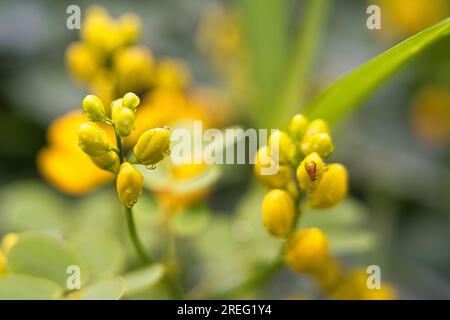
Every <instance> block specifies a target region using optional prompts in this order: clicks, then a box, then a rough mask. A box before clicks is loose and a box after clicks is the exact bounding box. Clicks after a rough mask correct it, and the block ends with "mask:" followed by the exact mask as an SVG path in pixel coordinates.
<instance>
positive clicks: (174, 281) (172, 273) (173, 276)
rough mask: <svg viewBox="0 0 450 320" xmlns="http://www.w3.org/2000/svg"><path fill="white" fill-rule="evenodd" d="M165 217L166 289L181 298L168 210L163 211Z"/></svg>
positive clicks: (173, 235)
mask: <svg viewBox="0 0 450 320" xmlns="http://www.w3.org/2000/svg"><path fill="white" fill-rule="evenodd" d="M164 214H165V216H166V217H167V219H168V220H167V229H166V232H167V258H166V265H167V275H166V276H167V279H166V280H167V285H168V289H169V291H170V292H171V294H172V295H173V297H174V298H175V299H183V296H184V294H183V287H182V284H181V279H180V277H179V272H178V271H179V270H178V269H179V264H178V263H179V262H178V256H177V247H176V245H177V244H176V240H177V239H176V234H175V232H174V231H173V228H172V216H171V215H170V214H169V213H168V212H164Z"/></svg>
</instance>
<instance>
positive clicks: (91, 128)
mask: <svg viewBox="0 0 450 320" xmlns="http://www.w3.org/2000/svg"><path fill="white" fill-rule="evenodd" d="M139 104H140V99H139V97H138V96H137V95H136V94H134V93H132V92H128V93H126V94H125V95H124V96H123V97H122V98H120V99H117V100H114V101H113V102H112V103H111V106H110V107H111V117H108V116H107V114H106V111H105V107H104V105H103V103H102V101H101V99H99V98H98V97H97V96H94V95H87V96H86V97H85V98H84V99H83V103H82V108H83V113H84V115H85V116H86V117H87V118H88V119H89V120H90V121H89V122H85V123H83V124H81V126H80V127H79V129H78V144H79V146H80V148H81V149H82V150H83V151H84V153H86V154H87V155H88V156H89V157H90V158H91V160H92V162H93V163H94V164H95V165H96V166H97V167H99V168H100V169H103V170H107V171H109V172H112V173H114V174H116V175H117V179H116V189H117V193H118V195H119V199H120V201H121V202H122V203H123V204H124V205H125V206H127V207H128V208H131V207H132V206H133V205H134V204H135V203H136V202H137V200H138V197H139V195H140V194H141V192H142V188H143V184H144V178H143V176H142V174H141V173H140V172H139V170H137V169H136V168H135V167H134V165H144V166H146V167H148V168H149V169H154V167H155V165H156V164H157V163H158V162H160V161H161V160H162V159H163V158H164V157H165V156H167V155H168V154H169V147H170V137H169V129H168V127H164V128H153V129H149V130H147V131H145V132H144V133H143V134H141V136H140V137H139V139H138V141H137V143H136V144H135V146H134V148H133V151H134V159H133V160H131V161H130V162H128V161H127V159H126V157H125V155H124V151H123V146H122V138H125V137H127V136H129V135H130V134H131V132H132V131H133V130H134V125H135V119H136V115H135V113H136V110H137V108H138V106H139ZM105 125H110V126H112V127H113V129H114V133H115V136H116V145H114V144H113V143H112V142H111V141H110V139H109V136H108V134H107V132H106V130H105V129H104V128H102V126H105Z"/></svg>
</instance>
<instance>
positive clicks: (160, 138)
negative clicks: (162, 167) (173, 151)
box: [134, 128, 170, 166]
mask: <svg viewBox="0 0 450 320" xmlns="http://www.w3.org/2000/svg"><path fill="white" fill-rule="evenodd" d="M169 148H170V137H169V130H168V129H167V128H154V129H150V130H147V131H145V132H144V133H143V134H142V135H141V136H140V137H139V139H138V142H137V143H136V145H135V146H134V154H135V156H136V159H137V160H138V161H139V162H140V163H141V164H143V165H146V166H149V165H150V166H151V165H155V164H157V163H158V162H159V161H161V160H162V159H163V158H164V157H165V156H166V155H168V153H169V152H170V151H169Z"/></svg>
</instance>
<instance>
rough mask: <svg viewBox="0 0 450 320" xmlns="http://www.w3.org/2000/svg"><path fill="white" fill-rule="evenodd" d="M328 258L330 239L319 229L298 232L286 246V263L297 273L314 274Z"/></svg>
mask: <svg viewBox="0 0 450 320" xmlns="http://www.w3.org/2000/svg"><path fill="white" fill-rule="evenodd" d="M328 257H329V255H328V238H327V237H326V235H325V234H324V233H323V232H322V230H320V229H319V228H307V229H301V230H297V231H296V232H295V233H294V234H293V235H292V236H291V238H290V239H289V240H288V242H287V245H286V252H285V260H286V263H287V264H288V266H289V267H291V268H292V269H293V270H294V271H296V272H300V273H307V274H313V273H314V272H315V271H316V270H317V269H318V268H320V267H321V266H322V265H323V263H324V262H325V261H327V259H328Z"/></svg>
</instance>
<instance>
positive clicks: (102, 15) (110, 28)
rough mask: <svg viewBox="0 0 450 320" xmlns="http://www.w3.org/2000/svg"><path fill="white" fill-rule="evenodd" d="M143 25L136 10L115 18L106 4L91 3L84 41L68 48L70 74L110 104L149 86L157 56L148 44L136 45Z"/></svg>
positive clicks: (82, 39)
mask: <svg viewBox="0 0 450 320" xmlns="http://www.w3.org/2000/svg"><path fill="white" fill-rule="evenodd" d="M140 29H141V22H140V20H139V18H138V17H137V16H136V15H134V14H131V13H126V14H124V15H122V16H121V17H119V18H118V19H114V18H113V17H111V16H110V15H109V14H108V12H107V11H106V10H105V9H104V8H103V7H100V6H92V7H90V8H89V9H88V10H87V13H86V17H85V18H84V20H83V25H82V28H81V34H80V36H81V41H77V42H74V43H72V44H70V46H69V47H68V48H67V51H66V63H67V66H68V68H69V70H70V71H71V74H72V75H73V76H74V77H75V78H76V79H77V80H79V81H80V82H82V83H83V84H86V85H88V86H89V90H90V91H91V92H94V93H95V94H97V95H98V96H100V97H101V98H102V100H103V101H106V102H107V105H106V107H107V108H108V107H109V103H110V102H111V101H112V99H114V97H115V96H120V95H122V94H123V93H125V92H127V91H139V92H140V91H143V90H145V89H147V88H148V87H149V86H150V79H151V76H152V72H153V65H154V60H153V55H152V53H151V51H150V50H149V49H148V48H143V47H139V46H135V44H136V41H137V40H138V37H139V33H140ZM130 75H133V76H132V77H130ZM106 111H107V114H109V112H110V110H109V109H108V110H106Z"/></svg>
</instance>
